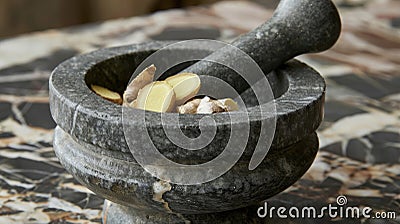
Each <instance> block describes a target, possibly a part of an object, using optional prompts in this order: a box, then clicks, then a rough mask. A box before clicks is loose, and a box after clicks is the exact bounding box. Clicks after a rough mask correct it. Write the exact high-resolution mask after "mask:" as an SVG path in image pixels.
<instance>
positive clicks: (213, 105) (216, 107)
mask: <svg viewBox="0 0 400 224" xmlns="http://www.w3.org/2000/svg"><path fill="white" fill-rule="evenodd" d="M224 111H225V110H224V108H223V105H222V103H220V102H219V101H218V100H212V99H210V97H208V96H206V97H204V98H203V99H201V101H200V104H199V106H198V107H197V110H196V113H197V114H212V113H219V112H224Z"/></svg>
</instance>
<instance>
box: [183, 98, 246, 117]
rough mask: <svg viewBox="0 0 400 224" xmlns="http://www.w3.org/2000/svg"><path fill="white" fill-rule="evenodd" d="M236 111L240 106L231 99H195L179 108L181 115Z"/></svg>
mask: <svg viewBox="0 0 400 224" xmlns="http://www.w3.org/2000/svg"><path fill="white" fill-rule="evenodd" d="M236 110H239V106H238V105H237V103H236V102H235V101H234V100H232V99H231V98H225V99H220V100H213V99H211V98H210V97H208V96H206V97H204V98H203V99H193V100H191V101H189V102H187V103H185V104H184V105H182V106H179V107H177V111H178V113H180V114H212V113H219V112H229V111H236Z"/></svg>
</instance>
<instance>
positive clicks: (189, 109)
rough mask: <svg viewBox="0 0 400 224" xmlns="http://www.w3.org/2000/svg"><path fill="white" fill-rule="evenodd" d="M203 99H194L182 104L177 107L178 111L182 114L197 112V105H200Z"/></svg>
mask: <svg viewBox="0 0 400 224" xmlns="http://www.w3.org/2000/svg"><path fill="white" fill-rule="evenodd" d="M200 101H201V99H193V100H191V101H189V102H187V103H185V104H183V105H181V106H178V107H177V108H176V110H177V112H178V113H180V114H195V113H196V112H197V107H199V104H200Z"/></svg>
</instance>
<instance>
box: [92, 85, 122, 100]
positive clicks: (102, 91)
mask: <svg viewBox="0 0 400 224" xmlns="http://www.w3.org/2000/svg"><path fill="white" fill-rule="evenodd" d="M90 88H91V89H92V90H93V91H94V92H95V93H96V94H97V95H99V96H101V97H103V98H104V99H106V100H108V101H111V102H113V103H117V104H121V103H122V98H121V96H120V95H119V94H118V93H116V92H113V91H111V90H109V89H107V88H104V87H102V86H98V85H90Z"/></svg>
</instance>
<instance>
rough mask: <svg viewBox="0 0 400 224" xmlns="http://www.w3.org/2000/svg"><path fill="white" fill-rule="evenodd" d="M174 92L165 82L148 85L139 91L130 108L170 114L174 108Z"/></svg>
mask: <svg viewBox="0 0 400 224" xmlns="http://www.w3.org/2000/svg"><path fill="white" fill-rule="evenodd" d="M175 98H176V97H175V92H174V90H173V87H172V86H171V85H170V84H168V83H167V82H165V81H156V82H153V83H150V84H148V85H146V86H145V87H143V88H142V89H140V90H139V93H138V95H137V98H136V99H135V100H134V101H133V102H132V103H130V104H129V106H130V107H133V108H138V109H142V110H148V111H154V112H171V111H172V110H173V109H174V107H175Z"/></svg>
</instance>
